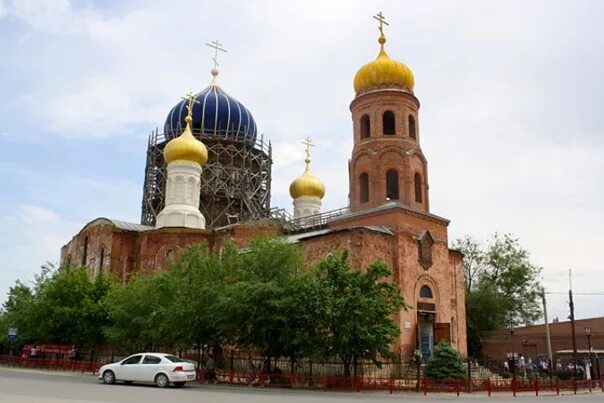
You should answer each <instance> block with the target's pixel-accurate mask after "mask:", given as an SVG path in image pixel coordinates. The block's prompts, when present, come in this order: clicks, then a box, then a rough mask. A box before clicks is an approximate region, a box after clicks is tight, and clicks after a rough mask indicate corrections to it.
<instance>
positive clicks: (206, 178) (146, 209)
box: [141, 130, 272, 228]
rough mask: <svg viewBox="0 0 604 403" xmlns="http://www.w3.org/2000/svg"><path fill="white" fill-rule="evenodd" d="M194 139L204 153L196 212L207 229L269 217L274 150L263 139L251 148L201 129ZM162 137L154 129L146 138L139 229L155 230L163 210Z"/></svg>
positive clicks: (164, 177)
mask: <svg viewBox="0 0 604 403" xmlns="http://www.w3.org/2000/svg"><path fill="white" fill-rule="evenodd" d="M193 135H194V136H195V137H196V138H198V139H200V140H201V141H203V143H204V144H205V146H206V148H207V149H208V163H207V164H206V165H204V166H203V172H202V174H201V189H200V200H199V210H200V211H201V213H202V214H203V215H204V217H205V219H206V227H207V228H214V227H220V226H224V225H228V224H233V223H235V222H240V221H246V220H252V219H259V218H264V217H269V216H270V199H271V194H270V192H271V190H270V189H271V164H272V147H271V144H270V142H268V143H265V142H264V139H263V138H260V140H258V141H256V142H255V144H249V143H243V142H238V141H235V140H232V139H224V138H222V137H218V136H211V135H207V134H204V133H202V132H201V131H199V130H193ZM167 142H168V141H167V140H166V137H165V135H164V134H163V133H159V132H158V131H157V130H156V131H155V132H153V133H152V134H151V135H150V136H149V142H148V146H147V164H146V167H145V183H144V188H143V203H142V213H141V224H144V225H150V226H154V225H155V219H156V218H157V215H158V214H159V213H160V212H161V210H162V209H163V208H164V199H165V192H166V163H165V161H164V157H163V150H164V147H165V146H166V144H167Z"/></svg>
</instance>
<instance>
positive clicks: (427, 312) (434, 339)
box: [417, 279, 451, 362]
mask: <svg viewBox="0 0 604 403" xmlns="http://www.w3.org/2000/svg"><path fill="white" fill-rule="evenodd" d="M424 280H425V279H424ZM418 286H419V290H418V296H417V349H418V350H419V351H420V352H421V353H422V361H423V362H426V361H428V360H429V359H430V357H432V354H433V353H434V346H435V345H436V344H438V343H439V342H440V341H441V340H447V341H449V342H451V324H450V323H438V322H437V321H436V314H437V312H436V306H437V304H436V301H437V298H436V294H435V293H436V288H435V286H434V285H433V284H430V283H429V282H428V281H421V282H420V283H419V284H418Z"/></svg>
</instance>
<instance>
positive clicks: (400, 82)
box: [354, 35, 415, 94]
mask: <svg viewBox="0 0 604 403" xmlns="http://www.w3.org/2000/svg"><path fill="white" fill-rule="evenodd" d="M378 42H379V43H380V45H381V49H380V53H379V54H378V56H377V57H376V59H375V60H374V61H371V62H369V63H367V64H366V65H364V66H363V67H361V68H360V69H359V71H357V74H356V75H355V76H354V91H355V92H356V93H357V94H358V93H359V92H361V91H363V90H366V89H368V88H370V87H374V86H377V85H380V84H395V85H397V86H401V87H403V88H406V89H408V90H409V91H411V92H413V87H414V86H415V80H414V78H413V72H412V71H411V69H410V68H409V67H407V66H406V65H405V64H403V63H401V62H397V61H396V60H393V59H391V58H390V57H389V56H388V54H387V53H386V51H385V50H384V43H385V42H386V38H385V37H384V36H383V35H381V36H380V38H379V39H378Z"/></svg>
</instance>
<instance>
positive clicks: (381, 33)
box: [373, 11, 390, 53]
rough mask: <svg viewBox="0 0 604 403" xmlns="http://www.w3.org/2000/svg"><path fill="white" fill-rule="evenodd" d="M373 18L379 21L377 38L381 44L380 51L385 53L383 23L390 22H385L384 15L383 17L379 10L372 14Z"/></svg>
mask: <svg viewBox="0 0 604 403" xmlns="http://www.w3.org/2000/svg"><path fill="white" fill-rule="evenodd" d="M373 18H375V19H376V20H378V21H379V23H380V26H379V27H378V29H379V30H380V37H379V38H378V42H379V44H380V46H381V49H380V53H385V51H384V44H385V43H386V37H385V36H384V25H386V26H389V25H390V24H388V23H387V22H386V17H384V15H383V14H382V12H381V11H380V12H379V13H378V14H377V15H374V16H373Z"/></svg>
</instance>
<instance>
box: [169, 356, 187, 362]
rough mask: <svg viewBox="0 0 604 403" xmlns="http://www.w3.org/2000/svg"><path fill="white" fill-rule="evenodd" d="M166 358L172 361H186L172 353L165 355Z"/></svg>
mask: <svg viewBox="0 0 604 403" xmlns="http://www.w3.org/2000/svg"><path fill="white" fill-rule="evenodd" d="M166 358H167V359H168V360H170V361H172V362H187V361H185V360H183V359H182V358H178V357H175V356H173V355H167V356H166Z"/></svg>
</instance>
